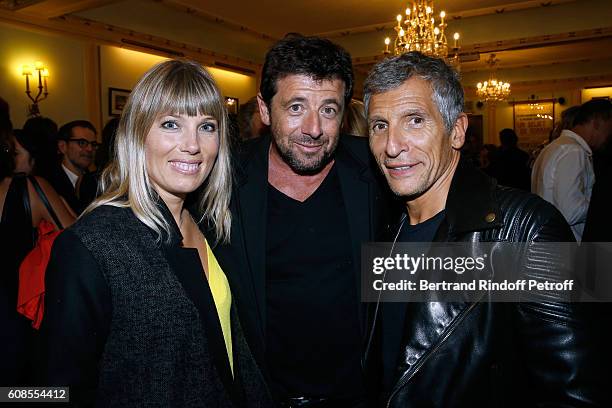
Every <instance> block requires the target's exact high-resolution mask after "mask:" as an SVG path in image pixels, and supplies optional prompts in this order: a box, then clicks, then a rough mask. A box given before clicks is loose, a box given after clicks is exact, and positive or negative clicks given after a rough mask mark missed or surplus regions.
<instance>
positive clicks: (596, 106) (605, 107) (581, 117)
mask: <svg viewBox="0 0 612 408" xmlns="http://www.w3.org/2000/svg"><path fill="white" fill-rule="evenodd" d="M593 119H602V120H610V119H612V102H610V101H609V100H607V99H592V100H590V101H588V102H585V103H583V104H582V105H581V106H580V109H579V110H578V113H577V114H576V118H575V119H574V126H578V125H584V124H585V123H588V122H590V121H591V120H593Z"/></svg>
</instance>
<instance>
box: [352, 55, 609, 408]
mask: <svg viewBox="0 0 612 408" xmlns="http://www.w3.org/2000/svg"><path fill="white" fill-rule="evenodd" d="M364 94H365V98H364V100H365V106H366V111H367V114H368V126H369V130H370V148H371V150H372V153H373V155H374V157H375V159H376V161H377V162H378V165H379V167H380V169H381V171H382V173H383V174H384V175H385V177H386V179H387V182H388V183H389V186H390V187H391V190H393V192H394V193H395V194H396V195H397V196H398V197H399V198H400V199H401V200H402V201H403V202H404V203H405V207H406V216H404V217H403V219H402V222H401V223H400V225H399V226H398V227H397V228H396V229H395V230H394V231H392V233H393V235H392V237H393V236H395V237H396V238H395V239H396V241H397V242H430V241H434V242H435V241H439V242H471V243H479V242H495V243H497V242H523V243H539V242H566V241H573V236H572V233H571V230H570V229H569V227H568V225H567V223H566V222H565V221H564V219H563V217H562V216H561V214H560V213H559V212H558V211H557V210H556V209H555V208H554V207H552V206H551V205H549V204H548V203H546V202H545V201H544V200H541V199H539V198H538V197H536V196H534V195H532V194H529V193H526V192H522V191H518V190H514V189H510V188H506V187H502V186H499V185H497V183H496V181H495V180H494V179H491V178H489V177H488V176H486V175H485V174H484V173H481V172H480V171H479V170H477V169H476V168H473V167H472V166H471V165H470V164H469V163H467V161H462V160H461V157H460V149H461V147H462V145H463V143H464V138H465V131H466V128H467V125H468V120H467V116H466V115H465V113H463V90H462V87H461V84H460V82H459V77H458V74H457V73H456V72H455V71H453V70H452V69H451V68H450V67H449V66H448V65H446V64H445V62H444V61H442V60H440V59H436V58H430V57H427V56H424V55H423V54H420V53H417V52H411V53H406V54H403V55H401V56H397V57H394V58H390V59H387V60H385V61H382V62H380V63H379V64H377V65H376V66H375V67H374V69H373V70H372V71H371V72H370V74H369V76H368V78H367V80H366V82H365V92H364ZM392 239H393V238H392ZM533 258H538V259H539V260H540V261H541V263H540V264H539V265H540V266H541V265H544V268H547V267H549V268H554V265H555V259H554V254H551V253H549V252H547V251H546V250H543V251H542V252H540V253H538V254H537V257H533ZM516 262H517V265H522V267H523V268H524V269H525V270H532V271H535V270H536V268H537V265H535V264H530V262H532V263H535V262H537V261H534V259H532V258H531V257H529V258H528V257H525V258H524V259H517V260H516ZM550 265H552V266H550ZM545 272H549V273H554V270H552V269H551V270H545ZM534 273H537V272H534ZM583 306H585V305H581V304H576V303H568V302H563V301H561V299H556V298H548V299H545V300H539V301H534V302H522V303H501V302H500V303H495V302H487V301H482V300H481V301H476V302H474V301H464V302H439V301H432V302H422V303H384V302H383V303H379V304H378V305H377V307H376V310H377V313H376V317H375V318H374V322H373V324H372V330H371V333H372V337H371V339H370V347H369V349H368V354H367V356H366V360H368V362H369V366H370V367H378V368H379V369H380V374H381V378H382V384H381V386H382V388H383V392H382V398H381V400H382V402H384V405H385V406H388V407H463V406H467V407H506V406H507V407H525V406H564V407H568V406H599V405H600V404H604V405H605V403H604V402H602V400H603V399H602V398H603V396H604V395H605V385H603V384H602V383H604V382H605V380H604V376H603V375H601V372H600V371H599V370H600V369H599V367H598V364H600V363H599V361H601V359H603V355H602V354H599V355H598V352H597V351H596V350H597V349H598V344H597V343H596V341H600V340H599V339H594V337H593V336H592V335H591V333H590V331H589V330H587V329H588V327H587V326H586V325H585V324H584V319H583V317H582V316H583V314H582V313H583V309H582V307H583ZM376 362H378V363H376Z"/></svg>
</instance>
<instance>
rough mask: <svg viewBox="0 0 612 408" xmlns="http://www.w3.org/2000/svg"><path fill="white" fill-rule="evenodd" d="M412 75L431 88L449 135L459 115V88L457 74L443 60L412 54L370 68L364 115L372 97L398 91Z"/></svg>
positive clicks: (460, 107)
mask: <svg viewBox="0 0 612 408" xmlns="http://www.w3.org/2000/svg"><path fill="white" fill-rule="evenodd" d="M415 75H416V76H417V77H418V78H421V79H423V80H425V81H427V82H429V84H430V85H431V90H432V95H433V100H434V103H435V104H436V106H437V107H438V110H439V111H440V115H441V116H442V120H443V121H444V127H445V128H446V131H447V132H449V133H450V132H451V131H452V129H453V127H454V126H455V122H456V121H457V118H458V117H459V115H461V113H462V112H463V103H464V102H463V88H462V87H461V82H460V78H459V74H458V73H457V71H455V70H454V69H453V68H452V67H450V66H449V65H448V64H447V63H446V62H444V60H442V59H440V58H433V57H428V56H426V55H424V54H422V53H420V52H416V51H413V52H407V53H405V54H402V55H398V56H396V57H391V58H387V59H385V60H383V61H381V62H379V63H378V64H376V65H375V66H374V68H372V70H371V71H370V73H369V74H368V77H367V78H366V80H365V83H364V98H363V100H364V104H365V110H366V114H367V112H368V109H369V104H370V98H371V97H372V95H376V94H379V93H383V92H387V91H391V90H393V89H395V88H398V87H399V86H401V85H402V84H403V83H404V82H405V81H407V80H408V79H410V78H412V77H413V76H415Z"/></svg>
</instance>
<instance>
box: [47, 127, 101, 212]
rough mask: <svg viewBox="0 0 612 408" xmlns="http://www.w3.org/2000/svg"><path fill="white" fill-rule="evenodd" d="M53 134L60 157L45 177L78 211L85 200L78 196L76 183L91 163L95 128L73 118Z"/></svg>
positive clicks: (74, 209)
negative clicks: (59, 160)
mask: <svg viewBox="0 0 612 408" xmlns="http://www.w3.org/2000/svg"><path fill="white" fill-rule="evenodd" d="M57 137H58V141H57V146H58V149H59V150H60V152H61V154H62V160H61V163H59V164H58V165H56V166H55V168H54V169H53V170H52V171H51V173H50V174H49V175H48V180H49V182H50V183H51V185H52V186H53V188H55V190H56V191H57V192H58V193H59V194H60V195H61V196H62V197H64V199H65V200H66V202H67V203H68V205H70V208H71V209H72V211H74V213H75V214H77V215H78V214H81V212H82V211H83V210H84V209H85V207H86V206H87V205H88V204H89V203H86V202H83V201H81V200H80V199H79V198H78V196H77V193H76V192H77V189H76V185H77V182H79V180H80V178H81V177H82V176H83V175H84V174H86V173H87V172H88V171H89V167H90V166H91V165H92V164H93V159H94V154H95V151H96V149H97V148H98V142H97V140H96V128H95V127H94V126H93V125H92V124H91V123H90V122H88V121H86V120H75V121H72V122H69V123H66V124H65V125H63V126H62V127H61V128H60V130H59V133H58V136H57Z"/></svg>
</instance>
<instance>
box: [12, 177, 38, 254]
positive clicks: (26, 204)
mask: <svg viewBox="0 0 612 408" xmlns="http://www.w3.org/2000/svg"><path fill="white" fill-rule="evenodd" d="M17 177H18V176H17V175H16V176H15V180H17ZM21 180H22V181H23V182H24V185H23V188H22V190H21V191H22V193H21V197H22V198H21V200H22V202H23V210H24V211H25V215H26V219H28V220H30V225H32V206H31V205H30V192H29V191H28V181H27V180H25V179H23V178H22V179H21ZM30 229H31V230H32V244H35V243H36V238H37V237H38V233H37V231H36V228H32V227H30Z"/></svg>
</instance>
